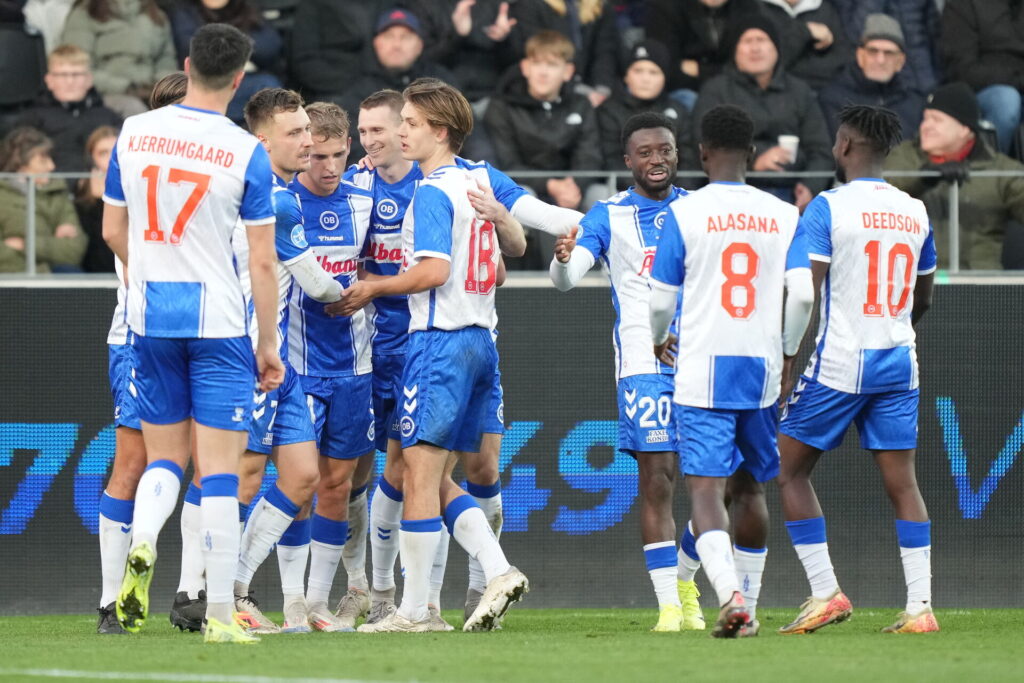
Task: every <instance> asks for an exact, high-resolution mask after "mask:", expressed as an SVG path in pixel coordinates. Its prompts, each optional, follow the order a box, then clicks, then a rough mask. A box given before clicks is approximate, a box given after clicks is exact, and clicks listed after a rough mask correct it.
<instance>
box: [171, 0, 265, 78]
mask: <svg viewBox="0 0 1024 683" xmlns="http://www.w3.org/2000/svg"><path fill="white" fill-rule="evenodd" d="M167 16H168V18H169V19H170V20H171V35H172V36H173V37H174V50H175V52H177V54H178V62H179V63H182V64H183V63H184V62H185V57H188V44H189V41H190V40H192V36H193V35H194V34H195V32H196V31H198V30H199V29H200V28H202V27H203V26H204V25H205V23H206V22H205V21H204V19H203V17H202V15H201V14H200V13H199V8H198V7H196V6H195V5H193V4H191V3H187V2H179V3H178V4H176V5H174V7H172V8H171V9H170V10H169V11H168V14H167ZM248 34H249V37H250V38H252V40H253V51H252V57H251V58H250V61H251V62H252V63H253V64H255V65H256V66H257V67H258V68H259V70H260V71H272V70H273V69H274V68H275V67H277V65H278V61H279V60H280V59H281V49H282V43H281V34H280V33H278V32H277V29H275V28H274V27H273V26H270V25H269V24H260V25H258V26H256V27H255V28H253V29H250V30H249V32H248Z"/></svg>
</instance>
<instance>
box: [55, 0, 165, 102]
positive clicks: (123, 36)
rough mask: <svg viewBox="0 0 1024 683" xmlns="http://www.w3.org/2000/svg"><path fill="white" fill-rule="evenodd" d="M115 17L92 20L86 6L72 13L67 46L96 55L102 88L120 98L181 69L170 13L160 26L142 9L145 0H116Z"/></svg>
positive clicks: (99, 87) (95, 66)
mask: <svg viewBox="0 0 1024 683" xmlns="http://www.w3.org/2000/svg"><path fill="white" fill-rule="evenodd" d="M110 3H111V5H112V6H113V8H114V14H113V16H112V17H111V18H110V20H109V21H104V22H99V21H96V20H95V19H93V18H92V17H91V16H89V13H88V12H87V11H86V5H85V3H83V4H79V5H76V6H75V7H73V8H72V9H71V12H70V13H69V14H68V20H67V23H66V24H65V25H64V36H63V38H62V42H64V43H70V44H72V45H77V46H79V47H80V48H82V49H83V50H85V51H86V52H88V53H89V55H90V56H91V57H92V71H93V76H94V79H95V82H96V89H97V90H99V91H100V92H101V93H103V94H104V95H120V94H124V93H126V92H128V91H129V90H130V89H132V88H135V87H149V86H152V85H153V84H154V83H156V82H157V81H158V80H159V79H161V78H163V77H164V76H166V75H167V74H169V73H171V72H172V71H176V70H177V68H178V60H177V58H176V57H175V54H174V41H173V40H172V39H171V25H170V22H169V21H168V20H167V17H166V15H165V16H164V17H163V23H162V24H157V23H155V22H154V21H153V20H152V19H151V18H150V16H149V14H147V13H146V12H145V11H143V9H142V1H141V0H110Z"/></svg>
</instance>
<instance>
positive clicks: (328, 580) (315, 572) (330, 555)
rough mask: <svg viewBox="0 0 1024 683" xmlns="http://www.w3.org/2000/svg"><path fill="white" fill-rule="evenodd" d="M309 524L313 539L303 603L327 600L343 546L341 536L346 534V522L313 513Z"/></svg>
mask: <svg viewBox="0 0 1024 683" xmlns="http://www.w3.org/2000/svg"><path fill="white" fill-rule="evenodd" d="M310 525H311V530H312V531H311V533H312V537H313V541H312V543H310V544H309V580H308V584H307V587H306V602H308V603H309V604H311V605H313V604H317V603H328V602H330V599H331V586H333V585H334V576H335V574H337V573H338V563H339V562H341V551H342V550H344V548H345V538H346V537H347V536H348V522H341V521H338V520H336V519H328V518H327V517H324V516H322V515H318V514H316V513H314V514H313V517H312V522H311V523H310Z"/></svg>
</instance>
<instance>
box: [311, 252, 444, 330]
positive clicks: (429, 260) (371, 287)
mask: <svg viewBox="0 0 1024 683" xmlns="http://www.w3.org/2000/svg"><path fill="white" fill-rule="evenodd" d="M451 271H452V267H451V263H450V262H449V261H448V260H447V259H443V258H437V257H430V256H427V257H423V258H422V260H421V261H420V262H419V263H417V264H416V265H414V266H413V267H412V268H410V269H409V270H407V271H405V272H404V273H400V274H398V275H395V276H394V277H386V278H381V279H379V280H358V281H356V282H355V283H354V284H353V285H352V286H351V287H349V288H348V289H346V290H345V291H344V292H342V295H341V301H336V302H334V303H333V304H328V305H327V306H325V307H324V311H325V312H326V313H327V315H330V316H345V315H352V314H353V313H355V312H356V311H358V310H359V309H361V308H363V307H364V306H366V304H368V303H370V302H371V301H373V300H374V299H376V298H377V297H381V296H401V295H403V294H416V293H418V292H425V291H427V290H428V289H434V288H435V287H440V286H441V285H443V284H444V283H445V282H447V281H448V276H449V275H451Z"/></svg>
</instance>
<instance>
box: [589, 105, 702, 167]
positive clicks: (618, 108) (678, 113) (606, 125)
mask: <svg viewBox="0 0 1024 683" xmlns="http://www.w3.org/2000/svg"><path fill="white" fill-rule="evenodd" d="M647 111H653V112H657V113H659V114H664V115H665V116H666V117H668V118H669V119H672V121H673V123H675V126H676V145H677V146H678V148H679V168H680V170H690V169H696V168H698V167H697V148H696V145H694V143H693V124H692V123H691V121H690V112H688V111H687V110H686V107H683V106H682V105H680V104H679V103H677V102H675V101H674V100H672V99H670V98H669V97H668V95H667V94H665V93H662V94H661V96H660V97H658V98H656V99H653V100H641V99H639V98H637V97H634V96H633V95H630V94H629V92H628V91H626V89H625V88H617V89H616V91H615V92H614V93H613V94H612V96H611V97H609V98H608V99H607V100H605V101H604V104H602V105H601V106H600V107H598V108H597V124H598V128H600V130H601V155H602V156H603V157H604V164H605V166H604V167H605V168H607V169H609V170H613V171H621V170H622V169H623V162H622V155H623V154H624V152H623V149H622V128H623V127H624V126H625V125H626V121H627V120H629V117H630V116H634V115H636V114H642V113H643V112H647ZM631 184H632V183H626V185H631Z"/></svg>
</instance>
